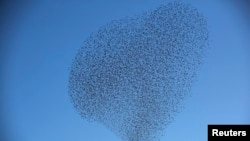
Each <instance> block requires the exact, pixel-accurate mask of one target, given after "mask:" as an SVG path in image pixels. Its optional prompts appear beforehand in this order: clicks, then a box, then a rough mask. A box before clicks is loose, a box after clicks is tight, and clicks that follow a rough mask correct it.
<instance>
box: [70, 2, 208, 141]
mask: <svg viewBox="0 0 250 141" xmlns="http://www.w3.org/2000/svg"><path fill="white" fill-rule="evenodd" d="M207 46H208V29H207V22H206V19H205V18H204V17H203V16H202V15H201V14H200V13H199V12H198V11H197V10H196V9H195V8H193V7H191V6H190V5H186V4H183V3H180V2H172V3H169V4H166V5H160V6H159V7H158V8H156V9H155V10H151V11H147V12H145V13H142V14H140V15H136V16H134V17H126V18H123V19H119V20H115V21H112V22H110V23H108V24H106V25H104V26H102V27H100V29H99V30H98V31H97V32H96V33H93V34H91V35H90V36H89V37H88V38H87V39H86V40H85V41H84V45H83V46H82V47H81V48H80V49H79V51H78V52H77V54H76V56H75V58H74V60H73V63H72V66H71V69H70V75H69V95H70V99H71V101H72V103H73V105H74V107H75V108H76V110H77V111H78V112H79V113H80V115H81V116H82V117H83V118H84V119H87V120H89V121H95V122H99V123H102V124H104V125H105V126H107V127H108V128H109V129H111V130H112V131H114V132H115V133H116V134H117V135H118V136H119V137H121V139H122V140H124V141H153V140H158V139H159V137H160V135H162V133H163V131H164V129H165V128H166V127H167V125H168V124H169V123H171V122H172V121H173V118H174V117H175V115H176V113H178V112H179V109H180V105H181V102H182V101H183V99H184V98H185V97H186V96H187V95H188V94H189V93H190V88H191V86H192V83H193V81H194V78H195V76H196V72H197V68H198V67H199V66H200V64H201V63H202V62H203V60H204V59H203V58H204V53H205V50H206V48H207Z"/></svg>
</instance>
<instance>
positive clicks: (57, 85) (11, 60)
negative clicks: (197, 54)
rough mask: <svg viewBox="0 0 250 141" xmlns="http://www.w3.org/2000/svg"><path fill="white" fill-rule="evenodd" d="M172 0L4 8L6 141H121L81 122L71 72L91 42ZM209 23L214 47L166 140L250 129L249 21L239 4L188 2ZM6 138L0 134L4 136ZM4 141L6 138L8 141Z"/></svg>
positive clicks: (45, 3)
mask: <svg viewBox="0 0 250 141" xmlns="http://www.w3.org/2000/svg"><path fill="white" fill-rule="evenodd" d="M168 2H169V1H168V0H161V1H160V0H138V1H134V0H126V1H125V0H124V1H121V0H120V1H117V0H102V1H101V0H99V1H97V0H92V1H86V0H85V1H84V0H83V1H80V0H79V1H68V2H66V1H59V0H58V1H57V0H51V1H49V0H47V1H40V2H38V1H36V2H27V1H26V2H15V3H12V4H11V3H4V6H2V7H3V8H2V10H1V26H0V29H1V34H0V37H1V46H0V47H1V50H0V51H1V52H0V53H1V57H0V59H1V64H0V67H1V70H0V73H1V77H0V78H1V82H0V83H1V88H0V89H1V116H2V117H1V118H0V120H1V122H0V123H1V124H0V125H1V126H2V127H1V128H0V131H1V134H3V135H5V139H6V141H69V140H71V141H120V139H119V138H118V137H117V136H116V135H114V134H113V133H112V132H111V131H110V130H109V129H107V128H106V127H104V126H103V125H101V124H98V123H89V122H87V121H85V120H83V119H81V118H80V115H78V114H77V112H76V111H75V110H74V108H73V106H72V104H71V103H70V101H69V96H68V93H67V85H68V74H69V69H70V65H71V63H72V59H73V58H74V56H75V54H76V52H77V50H78V49H79V48H80V47H81V46H82V43H83V41H84V39H85V38H86V37H88V36H89V35H90V34H91V33H92V32H95V31H97V30H98V29H99V27H100V26H102V25H104V24H105V23H108V22H109V21H111V20H115V19H120V18H123V17H126V16H133V15H135V14H140V13H141V12H143V11H147V10H150V9H154V8H155V7H157V6H159V5H160V4H164V3H168ZM183 2H184V3H189V4H191V5H192V6H193V7H196V8H197V9H198V10H199V11H200V12H201V13H203V14H204V16H205V17H206V18H207V20H208V24H209V31H210V40H211V41H210V49H209V51H208V54H207V56H206V59H205V63H204V64H203V65H202V66H201V68H200V69H199V71H198V77H197V80H196V82H195V83H194V85H193V87H192V91H191V97H189V98H188V99H186V100H185V102H184V108H183V109H182V110H181V112H180V113H179V114H178V115H177V117H176V118H175V122H173V123H172V124H171V125H169V126H168V127H167V128H166V131H165V135H164V136H163V137H162V138H161V140H162V141H184V140H185V141H186V140H190V141H191V140H192V141H203V140H207V125H208V124H250V108H249V107H250V104H249V100H250V64H249V63H250V56H249V55H250V40H249V39H250V26H249V25H250V18H247V17H249V16H250V15H249V14H247V13H246V12H247V10H246V7H247V4H248V6H249V7H250V5H249V3H243V2H241V3H240V2H237V1H231V2H229V1H220V2H219V1H218V0H206V1H205V0H203V1H196V0H183ZM1 134H0V135H1ZM2 138H3V137H2Z"/></svg>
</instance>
